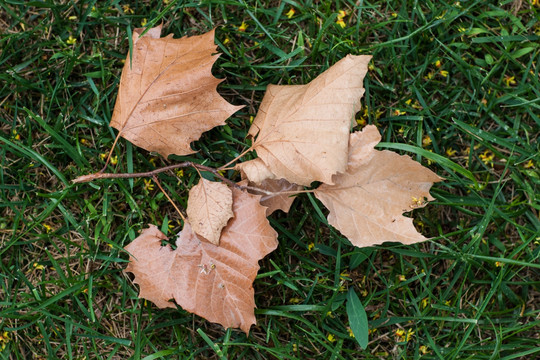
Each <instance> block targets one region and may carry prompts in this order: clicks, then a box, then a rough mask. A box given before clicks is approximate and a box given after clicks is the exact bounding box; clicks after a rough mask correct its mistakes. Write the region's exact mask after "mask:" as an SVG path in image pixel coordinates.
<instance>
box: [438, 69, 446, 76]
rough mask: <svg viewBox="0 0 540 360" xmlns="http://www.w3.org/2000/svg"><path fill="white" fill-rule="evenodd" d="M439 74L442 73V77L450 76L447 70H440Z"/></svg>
mask: <svg viewBox="0 0 540 360" xmlns="http://www.w3.org/2000/svg"><path fill="white" fill-rule="evenodd" d="M439 74H441V76H442V77H448V71H446V70H441V71H439Z"/></svg>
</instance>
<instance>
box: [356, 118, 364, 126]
mask: <svg viewBox="0 0 540 360" xmlns="http://www.w3.org/2000/svg"><path fill="white" fill-rule="evenodd" d="M356 123H357V124H358V125H360V126H365V125H366V124H367V121H366V119H364V118H360V119H356Z"/></svg>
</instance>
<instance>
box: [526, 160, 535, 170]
mask: <svg viewBox="0 0 540 360" xmlns="http://www.w3.org/2000/svg"><path fill="white" fill-rule="evenodd" d="M523 167H524V168H525V169H530V168H534V162H533V161H532V159H531V160H529V161H527V162H526V163H525V165H523Z"/></svg>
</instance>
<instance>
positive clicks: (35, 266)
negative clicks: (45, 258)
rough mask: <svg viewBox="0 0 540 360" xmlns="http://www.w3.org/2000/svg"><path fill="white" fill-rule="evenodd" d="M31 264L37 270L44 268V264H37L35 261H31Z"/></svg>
mask: <svg viewBox="0 0 540 360" xmlns="http://www.w3.org/2000/svg"><path fill="white" fill-rule="evenodd" d="M32 266H33V267H34V269H37V270H43V269H45V266H43V265H41V264H38V263H37V262H35V263H33V264H32Z"/></svg>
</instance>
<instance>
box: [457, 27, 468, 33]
mask: <svg viewBox="0 0 540 360" xmlns="http://www.w3.org/2000/svg"><path fill="white" fill-rule="evenodd" d="M458 31H459V32H460V33H464V32H465V31H467V29H465V28H464V27H463V26H458Z"/></svg>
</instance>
